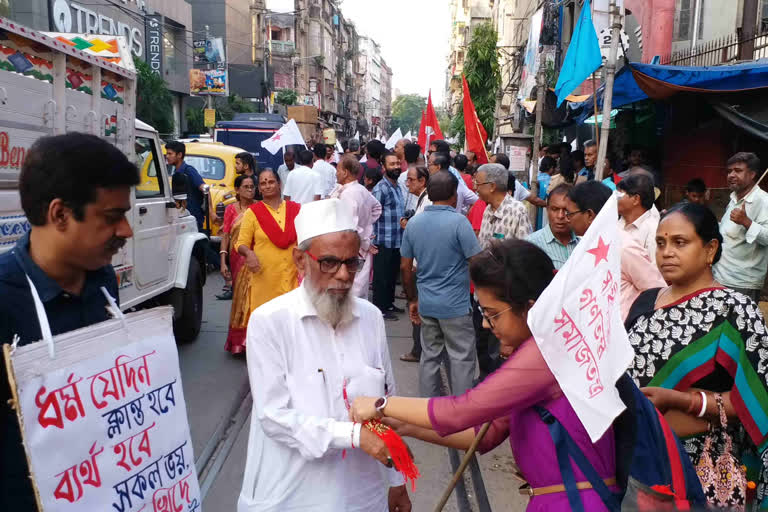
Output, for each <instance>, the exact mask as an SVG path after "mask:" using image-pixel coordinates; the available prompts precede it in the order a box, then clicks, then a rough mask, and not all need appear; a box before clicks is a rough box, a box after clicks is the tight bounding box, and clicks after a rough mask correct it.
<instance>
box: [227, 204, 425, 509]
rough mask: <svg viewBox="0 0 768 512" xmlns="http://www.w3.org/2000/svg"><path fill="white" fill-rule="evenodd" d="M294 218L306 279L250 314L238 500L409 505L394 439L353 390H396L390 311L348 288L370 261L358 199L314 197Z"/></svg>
mask: <svg viewBox="0 0 768 512" xmlns="http://www.w3.org/2000/svg"><path fill="white" fill-rule="evenodd" d="M295 226H296V237H297V242H298V247H297V248H296V249H294V253H293V259H294V262H295V263H296V266H297V267H298V268H299V271H300V272H301V273H302V274H303V275H304V280H303V281H302V283H301V286H299V287H298V288H296V289H295V290H293V291H290V292H288V293H286V294H283V295H281V296H280V297H277V298H276V299H274V300H272V301H270V302H267V303H266V304H263V305H262V306H260V307H258V308H256V310H254V312H253V313H252V314H251V317H250V320H249V323H248V335H247V339H246V353H247V361H248V376H249V379H250V383H251V392H252V394H253V410H252V414H251V429H250V433H249V439H248V458H247V461H246V465H245V475H244V477H243V487H242V490H241V492H240V498H239V501H238V508H237V510H238V512H251V511H256V510H267V509H269V510H355V511H361V510H366V511H368V510H370V511H375V512H385V511H388V510H389V511H394V510H400V511H403V512H409V511H410V510H411V503H410V499H409V497H408V493H407V491H406V489H405V486H404V481H403V477H402V475H401V474H400V473H399V472H397V471H396V470H395V469H393V468H392V467H391V466H392V459H391V458H390V454H389V452H388V450H387V448H386V445H385V444H384V442H383V441H382V440H381V439H380V438H379V437H378V436H377V435H376V434H374V433H373V432H371V431H370V430H368V429H367V428H361V425H360V424H359V423H353V422H352V421H349V413H348V411H347V405H346V404H347V403H351V402H352V401H353V400H354V399H355V397H356V396H385V395H389V394H393V393H395V381H394V377H393V373H392V363H391V361H390V357H389V350H388V348H387V338H386V333H385V330H384V320H383V319H382V316H381V312H380V311H379V310H378V308H376V306H374V305H373V304H371V303H370V302H368V301H366V300H363V299H360V298H358V297H355V296H354V295H353V294H352V293H351V290H352V285H353V282H354V279H355V274H356V273H357V272H358V271H360V270H361V269H362V268H363V263H364V262H363V260H362V259H361V258H360V257H359V250H360V237H359V235H358V232H357V228H358V226H357V222H356V220H355V214H354V210H353V207H352V206H351V205H350V203H349V202H346V201H341V200H339V199H327V200H322V201H315V202H312V203H307V204H305V205H303V206H302V208H301V211H300V212H299V214H298V215H297V216H296V220H295ZM344 453H346V455H344ZM379 463H381V464H384V465H385V466H387V468H381V466H379Z"/></svg>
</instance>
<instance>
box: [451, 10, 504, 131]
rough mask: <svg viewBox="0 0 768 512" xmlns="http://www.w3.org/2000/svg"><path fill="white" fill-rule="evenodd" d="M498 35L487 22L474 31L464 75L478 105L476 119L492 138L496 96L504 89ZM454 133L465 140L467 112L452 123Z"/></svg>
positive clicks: (455, 117) (462, 113)
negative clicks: (502, 86) (465, 115)
mask: <svg viewBox="0 0 768 512" xmlns="http://www.w3.org/2000/svg"><path fill="white" fill-rule="evenodd" d="M497 41H498V34H497V33H496V30H494V28H493V25H491V24H490V23H484V24H482V25H478V26H477V27H475V28H474V29H473V30H472V39H471V40H470V42H469V47H468V48H467V56H466V59H465V60H464V76H465V77H466V78H467V85H468V86H469V94H470V96H472V101H473V103H474V104H475V110H476V111H477V117H478V118H480V122H481V123H482V124H483V127H484V128H485V131H486V132H488V135H489V136H491V134H492V133H493V126H494V113H495V110H496V93H497V92H498V90H499V87H501V68H500V67H499V53H498V50H497V48H496V42H497ZM451 125H452V128H453V129H454V133H457V134H458V135H459V138H460V139H461V140H464V112H463V109H462V108H461V107H459V112H458V114H457V115H456V116H454V119H453V121H452V123H451Z"/></svg>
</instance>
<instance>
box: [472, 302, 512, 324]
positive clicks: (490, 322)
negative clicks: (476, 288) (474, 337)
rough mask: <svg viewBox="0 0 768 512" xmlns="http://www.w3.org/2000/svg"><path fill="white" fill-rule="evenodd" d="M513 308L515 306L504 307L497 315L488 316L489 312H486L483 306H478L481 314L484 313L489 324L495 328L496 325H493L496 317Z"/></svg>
mask: <svg viewBox="0 0 768 512" xmlns="http://www.w3.org/2000/svg"><path fill="white" fill-rule="evenodd" d="M513 308H514V306H509V307H508V308H507V309H504V310H502V311H499V312H498V313H496V314H495V315H491V316H488V314H486V312H485V310H484V309H483V308H482V307H480V306H477V309H479V310H480V314H481V315H483V318H485V321H486V322H488V325H489V326H490V327H491V329H493V328H494V325H493V319H494V318H496V317H498V316H499V315H501V314H502V313H506V312H507V311H509V310H511V309H513Z"/></svg>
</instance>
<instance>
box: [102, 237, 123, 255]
mask: <svg viewBox="0 0 768 512" xmlns="http://www.w3.org/2000/svg"><path fill="white" fill-rule="evenodd" d="M127 242H128V239H127V238H123V237H118V236H114V237H112V238H110V239H109V241H107V243H106V244H105V245H104V248H105V249H107V250H108V251H114V252H117V251H119V250H120V249H122V248H123V247H124V246H125V244H126V243H127Z"/></svg>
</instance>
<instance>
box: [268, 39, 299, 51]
mask: <svg viewBox="0 0 768 512" xmlns="http://www.w3.org/2000/svg"><path fill="white" fill-rule="evenodd" d="M270 44H271V45H272V54H273V55H293V54H294V53H296V44H295V43H294V42H293V41H275V40H273V41H271V42H270Z"/></svg>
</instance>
